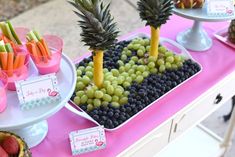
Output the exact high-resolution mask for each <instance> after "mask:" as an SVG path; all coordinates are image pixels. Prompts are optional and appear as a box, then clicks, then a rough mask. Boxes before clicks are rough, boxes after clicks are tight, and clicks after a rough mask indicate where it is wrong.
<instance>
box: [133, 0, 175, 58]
mask: <svg viewBox="0 0 235 157" xmlns="http://www.w3.org/2000/svg"><path fill="white" fill-rule="evenodd" d="M137 5H138V11H139V13H140V17H141V19H142V20H143V21H147V23H146V25H150V27H151V44H150V47H151V48H150V52H149V56H154V57H158V45H159V36H160V27H161V25H162V24H165V23H166V21H167V20H168V19H169V16H170V15H172V9H173V0H140V1H138V3H137Z"/></svg>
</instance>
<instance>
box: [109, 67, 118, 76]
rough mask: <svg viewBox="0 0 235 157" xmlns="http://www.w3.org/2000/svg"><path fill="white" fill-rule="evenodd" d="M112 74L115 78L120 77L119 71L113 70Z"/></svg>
mask: <svg viewBox="0 0 235 157" xmlns="http://www.w3.org/2000/svg"><path fill="white" fill-rule="evenodd" d="M111 72H112V73H113V76H116V77H117V76H118V75H119V71H118V70H117V69H112V70H111Z"/></svg>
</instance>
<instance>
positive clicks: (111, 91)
mask: <svg viewBox="0 0 235 157" xmlns="http://www.w3.org/2000/svg"><path fill="white" fill-rule="evenodd" d="M106 89H107V94H109V95H112V94H113V92H114V88H113V86H112V85H108V86H107V88H106Z"/></svg>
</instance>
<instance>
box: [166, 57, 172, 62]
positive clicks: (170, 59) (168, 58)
mask: <svg viewBox="0 0 235 157" xmlns="http://www.w3.org/2000/svg"><path fill="white" fill-rule="evenodd" d="M166 62H169V63H173V62H174V57H173V56H169V57H167V58H166Z"/></svg>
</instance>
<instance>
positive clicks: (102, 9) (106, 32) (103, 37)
mask: <svg viewBox="0 0 235 157" xmlns="http://www.w3.org/2000/svg"><path fill="white" fill-rule="evenodd" d="M68 2H69V3H70V4H71V5H73V6H74V7H75V8H76V9H77V11H74V12H75V14H76V15H77V16H78V17H80V18H81V20H79V21H78V23H79V25H80V27H81V28H82V33H81V37H82V41H83V42H85V45H86V46H89V47H90V49H92V50H106V49H108V48H110V47H111V46H112V45H113V44H114V43H115V42H116V41H117V39H116V38H117V35H118V33H119V31H117V28H116V27H117V26H116V23H115V22H113V17H112V16H111V14H110V9H109V7H110V4H108V5H106V6H104V4H103V2H101V0H73V1H68Z"/></svg>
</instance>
